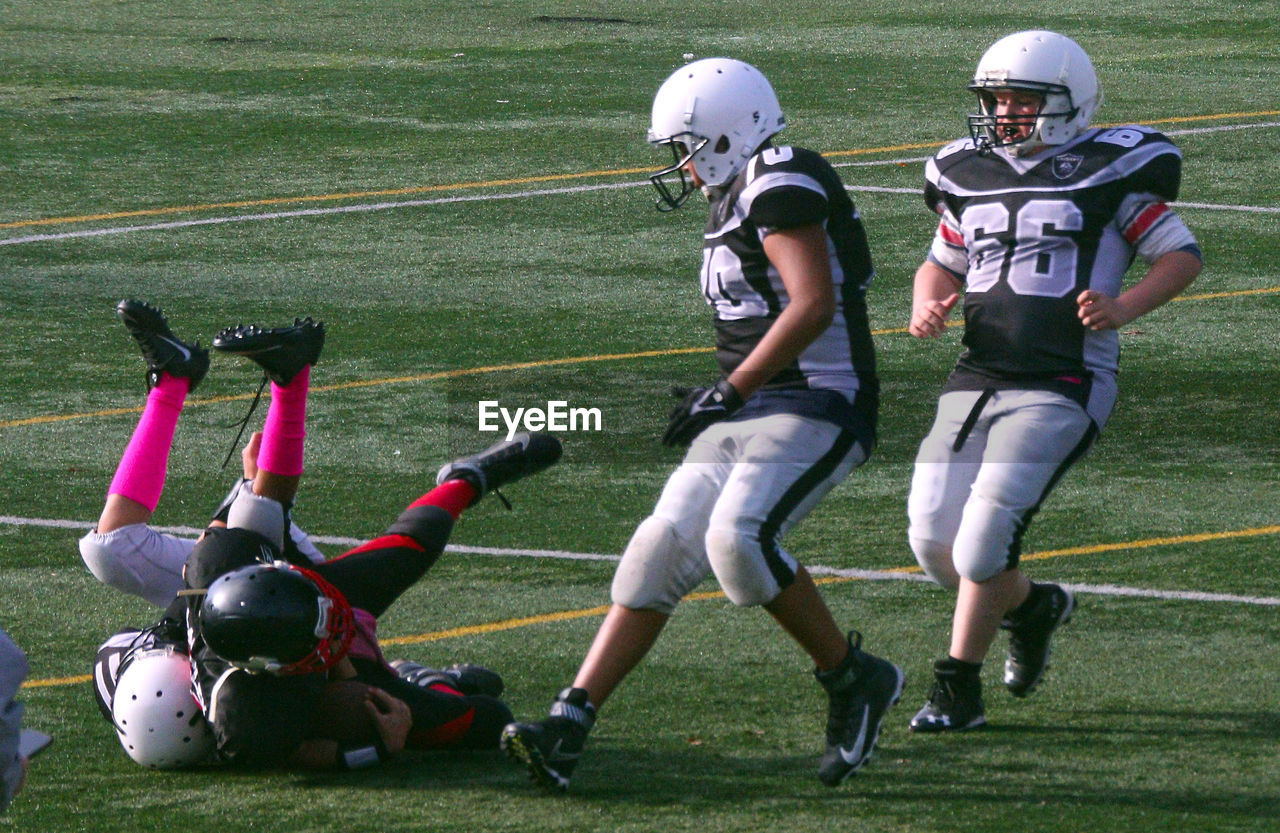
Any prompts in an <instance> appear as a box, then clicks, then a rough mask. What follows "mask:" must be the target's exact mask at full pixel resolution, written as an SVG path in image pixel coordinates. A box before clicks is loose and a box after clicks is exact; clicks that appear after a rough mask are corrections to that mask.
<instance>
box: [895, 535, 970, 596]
mask: <svg viewBox="0 0 1280 833" xmlns="http://www.w3.org/2000/svg"><path fill="white" fill-rule="evenodd" d="M907 537H908V539H909V540H910V541H911V551H912V552H913V553H915V556H916V563H917V564H919V565H920V568H921V569H923V570H924V574H925V575H926V576H928V577H929V578H931V579H933V581H934V582H935V583H937V584H939V585H941V586H942V587H945V588H947V589H948V590H955V589H957V588H958V587H959V586H960V574H959V573H957V572H956V565H955V563H954V562H953V561H952V558H951V547H949V546H947V545H946V544H943V543H941V542H939V541H930V540H928V539H927V538H919V537H917V536H915V535H908V536H907Z"/></svg>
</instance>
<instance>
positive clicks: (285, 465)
mask: <svg viewBox="0 0 1280 833" xmlns="http://www.w3.org/2000/svg"><path fill="white" fill-rule="evenodd" d="M310 387H311V366H310V365H307V366H306V367H304V368H302V370H300V371H299V372H298V374H297V375H296V376H294V377H293V379H292V381H290V382H289V384H287V385H285V386H284V387H281V386H280V385H277V384H276V383H275V382H272V383H271V406H270V407H269V408H267V422H266V425H265V426H263V429H262V448H261V449H259V450H258V468H260V469H264V470H266V471H269V472H271V473H272V474H283V475H286V476H288V477H297V476H298V475H300V474H302V445H303V440H304V439H305V438H306V436H307V391H308V390H309V389H310Z"/></svg>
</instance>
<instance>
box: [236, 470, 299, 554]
mask: <svg viewBox="0 0 1280 833" xmlns="http://www.w3.org/2000/svg"><path fill="white" fill-rule="evenodd" d="M227 526H229V527H231V528H233V529H247V530H249V531H250V532H256V533H258V534H259V535H261V536H262V537H263V538H266V539H267V540H268V541H270V542H271V543H272V544H274V545H275V548H276V550H277V551H283V550H284V530H285V521H284V505H283V504H281V503H280V501H278V500H272V499H271V498H269V497H263V496H262V495H255V494H254V493H253V483H252V482H250V481H245V482H244V483H243V484H241V486H240V492H239V494H237V495H236V496H235V499H234V500H232V501H231V508H230V510H228V511H227Z"/></svg>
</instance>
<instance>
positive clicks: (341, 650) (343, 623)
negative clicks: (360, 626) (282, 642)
mask: <svg viewBox="0 0 1280 833" xmlns="http://www.w3.org/2000/svg"><path fill="white" fill-rule="evenodd" d="M289 567H290V569H293V570H297V571H298V572H299V573H301V574H302V575H304V576H306V577H307V578H308V579H310V580H311V581H312V582H313V583H314V584H315V585H316V587H317V588H318V589H319V590H320V593H321V594H322V598H321V599H320V600H319V603H320V618H319V620H317V622H316V636H317V637H319V639H320V641H319V642H318V643H317V644H316V647H315V650H313V651H312V652H311V653H309V654H307V655H306V656H305V657H303V658H302V659H300V660H297V661H296V662H291V663H289V664H288V665H284V666H281V667H280V668H279V669H277V670H276V671H275V673H276V674H277V675H279V676H282V677H288V676H293V675H297V674H318V673H320V672H321V671H328V670H329V669H330V668H332V667H333V666H335V665H337V664H338V663H339V662H341V661H342V658H343V657H345V656H346V655H347V652H348V651H349V650H351V640H352V639H354V638H355V635H356V616H355V612H354V611H353V610H352V609H351V605H350V604H348V603H347V599H346V597H345V596H343V595H342V591H341V590H339V589H338V588H336V587H334V586H333V585H332V584H330V583H329V582H328V581H326V580H325V579H324V578H323V577H322V576H321V575H320V574H319V573H316V572H314V571H312V570H308V569H307V568H305V567H299V566H297V565H296V564H290V565H289Z"/></svg>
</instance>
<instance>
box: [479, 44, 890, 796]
mask: <svg viewBox="0 0 1280 833" xmlns="http://www.w3.org/2000/svg"><path fill="white" fill-rule="evenodd" d="M785 124H786V123H785V120H784V118H783V113H782V110H781V108H780V106H779V104H778V99H777V97H776V96H775V94H774V91H773V88H772V87H771V86H770V84H769V82H768V80H767V79H766V78H765V77H764V76H763V75H762V74H761V73H760V71H759V70H758V69H756V68H755V67H753V66H751V65H749V64H746V63H743V62H741V61H736V60H730V59H727V58H712V59H706V60H700V61H695V62H693V63H691V64H689V65H687V66H685V67H682V68H681V69H679V70H677V71H676V72H675V73H673V74H672V75H671V76H670V77H669V78H668V79H667V80H666V81H665V82H664V83H663V84H662V85H661V87H660V89H659V90H658V92H657V95H656V97H655V98H654V102H653V108H652V126H651V128H650V130H649V137H648V138H649V142H650V143H651V144H652V145H654V146H655V147H657V148H659V149H662V150H663V151H664V152H669V153H671V154H672V155H673V162H672V164H671V165H670V166H669V167H667V168H665V169H663V170H662V171H660V172H658V173H656V174H654V175H653V176H652V177H650V179H651V180H652V182H653V184H654V186H655V187H656V188H657V191H658V208H659V209H660V210H662V211H671V210H673V209H675V208H678V207H679V206H680V205H681V204H683V203H684V202H685V201H686V200H687V199H688V197H689V196H690V195H691V194H693V193H695V192H697V191H699V190H701V191H702V193H703V194H705V195H706V197H707V199H708V201H709V202H710V218H709V220H708V223H707V226H706V231H705V233H704V236H703V249H702V254H703V263H702V270H701V288H702V294H703V297H704V298H705V299H706V301H707V303H708V304H709V305H710V306H711V307H712V309H713V310H714V313H715V342H716V352H717V357H718V360H719V365H720V370H721V373H722V375H721V377H720V378H719V379H717V380H716V381H715V382H713V383H712V384H709V385H707V386H705V387H698V388H694V389H692V390H687V391H681V394H682V395H683V398H682V401H681V402H680V404H679V405H677V406H676V407H675V409H674V410H673V411H672V412H671V415H670V421H669V424H668V426H667V428H666V432H665V434H664V435H663V437H662V442H663V444H664V445H668V446H688V447H689V450H688V452H687V454H686V456H685V458H684V461H683V463H682V464H681V465H680V466H679V467H678V468H677V469H676V470H675V472H674V473H672V475H671V476H670V478H669V479H668V481H667V484H666V486H665V488H664V490H663V492H662V495H661V497H659V499H658V502H657V505H656V507H655V508H654V510H653V514H652V515H651V516H650V517H648V518H647V519H645V520H644V521H643V522H642V523H641V524H640V525H639V526H638V527H637V529H636V530H635V532H634V534H633V536H632V538H631V541H630V543H629V544H628V545H627V547H626V550H625V552H624V553H623V556H622V560H621V563H620V564H619V565H618V568H617V572H616V573H615V576H614V580H613V588H612V600H613V604H612V606H611V608H610V611H609V613H608V615H607V616H606V617H605V620H604V623H603V624H602V625H601V627H600V630H599V632H598V633H597V635H596V637H595V641H594V642H593V644H592V645H591V648H590V650H589V651H588V653H587V656H586V658H585V660H584V661H583V663H582V665H581V667H580V668H579V670H578V672H577V675H576V677H575V679H574V680H573V683H572V685H570V686H569V687H567V688H565V689H564V690H563V691H562V692H560V694H559V695H558V696H557V697H556V698H555V701H554V702H553V704H552V706H551V713H550V716H549V717H548V718H547V719H546V720H543V721H541V722H536V723H513V724H512V725H511V726H508V727H507V728H506V730H505V731H504V733H503V739H502V743H503V748H504V750H505V751H506V752H507V753H508V754H509V755H510V756H512V757H513V758H515V759H516V760H517V761H519V762H520V763H521V764H523V765H524V766H525V767H526V768H527V769H528V771H529V773H530V775H531V777H532V778H533V779H534V781H535V782H536V783H538V784H539V785H541V786H543V787H545V788H547V789H550V790H552V791H556V790H563V789H566V788H567V787H568V784H569V779H570V776H571V775H572V772H573V769H574V767H575V765H576V763H577V761H578V757H579V754H580V753H581V752H582V749H583V746H584V743H585V741H586V738H587V733H588V731H589V730H590V729H591V726H592V724H593V723H594V721H595V718H596V713H597V709H599V708H600V707H601V706H602V705H603V704H604V702H605V700H606V699H607V698H608V697H609V695H610V694H611V693H612V692H613V691H614V689H615V687H616V686H617V685H618V684H619V683H621V681H622V680H623V678H624V677H625V676H626V675H627V674H628V673H629V672H630V671H631V670H632V668H634V667H635V666H636V664H637V663H639V662H640V660H641V659H642V658H643V657H644V655H645V654H646V653H647V651H648V650H649V648H650V647H651V646H652V645H653V644H654V642H655V641H656V640H657V638H658V636H659V634H660V632H661V631H662V629H663V626H664V625H665V624H666V622H667V620H668V618H669V617H670V616H671V614H672V612H673V611H674V609H675V607H676V605H677V604H678V603H679V601H680V600H681V598H682V597H683V596H684V595H685V594H687V593H688V592H689V591H691V590H692V589H693V588H694V587H696V586H697V585H698V584H699V583H700V582H701V581H702V580H703V579H705V578H706V577H707V576H709V575H711V574H712V573H714V574H715V576H716V578H717V579H718V580H719V582H720V585H721V587H722V588H723V590H724V592H725V594H726V595H727V596H728V597H729V599H730V600H731V601H732V602H733V603H734V604H737V605H743V606H759V607H763V608H764V609H765V610H766V611H768V612H769V613H770V614H771V615H772V616H773V617H774V619H776V620H777V622H778V624H779V625H781V626H782V628H783V630H785V631H786V632H787V633H788V634H789V635H790V636H791V637H793V638H794V639H795V640H796V641H797V642H798V643H799V644H800V646H801V647H802V648H803V649H804V651H805V652H806V653H807V654H808V655H809V657H811V658H812V660H813V662H814V664H815V665H816V668H815V675H816V677H817V679H818V682H820V683H821V685H822V687H823V688H824V689H825V690H826V692H827V694H828V700H829V717H828V722H827V735H826V749H825V753H824V755H823V758H822V761H821V764H820V766H819V772H818V774H819V777H820V778H821V780H822V781H823V783H825V784H828V785H831V786H834V785H836V784H839V783H840V782H842V781H843V780H845V779H846V778H847V777H849V776H850V775H852V774H853V773H854V772H856V771H857V770H858V769H859V768H860V767H861V766H862V765H863V764H864V763H865V762H866V761H867V759H868V757H869V756H870V755H871V752H872V750H873V749H874V747H875V744H876V739H877V737H878V735H879V731H880V723H881V719H882V717H883V716H884V713H885V711H886V710H887V709H888V708H889V706H890V705H892V704H893V703H895V702H896V701H897V700H898V698H899V695H900V692H901V690H902V682H903V675H902V671H901V670H900V669H899V668H898V667H897V666H896V665H894V664H892V663H890V662H888V661H886V660H883V659H880V658H878V657H876V656H873V655H871V654H869V653H867V652H865V651H863V650H861V647H860V644H861V637H860V636H859V635H858V634H856V633H851V634H849V635H848V636H846V634H845V633H844V632H843V631H842V630H841V629H840V627H839V626H838V625H837V624H836V621H835V619H834V618H833V617H832V615H831V613H830V612H829V611H828V609H827V607H826V604H825V602H824V601H823V599H822V596H821V594H820V593H819V592H818V589H817V587H816V586H815V584H814V582H813V580H812V578H811V577H810V576H809V574H808V573H807V572H806V571H805V569H804V568H803V567H802V566H801V565H799V564H798V563H797V562H796V560H795V559H794V558H793V557H792V556H791V555H790V554H788V553H787V551H786V550H784V549H783V548H782V545H781V539H782V537H783V535H785V534H786V532H787V531H788V530H790V529H791V528H792V527H793V526H794V525H795V524H796V523H797V522H799V521H800V520H801V519H803V518H804V517H805V516H806V515H807V514H808V513H809V512H810V511H811V510H812V509H813V508H814V506H815V505H816V504H817V503H818V501H819V500H821V499H822V497H823V496H824V495H825V494H826V493H827V492H829V491H830V490H831V489H832V488H833V487H834V486H836V485H837V484H838V483H840V482H841V481H843V480H844V479H845V478H846V477H847V476H848V475H849V473H850V472H851V471H853V469H855V468H857V467H858V466H859V465H861V464H862V463H863V462H865V461H866V459H867V457H868V455H869V454H870V453H871V450H872V446H873V444H874V442H875V429H876V417H877V407H878V396H879V385H878V381H877V377H876V367H875V355H874V351H873V346H872V341H871V333H870V329H869V326H868V323H867V310H866V303H865V292H866V289H867V286H868V284H869V283H870V282H871V279H872V266H871V256H870V253H869V251H868V248H867V241H866V235H865V234H864V231H863V226H862V223H861V220H860V218H859V216H858V213H857V211H856V210H855V208H854V206H853V203H852V202H851V201H850V200H849V197H848V195H847V193H846V192H845V189H844V186H843V184H842V183H841V181H840V178H839V176H838V175H837V174H836V172H835V171H834V170H833V169H832V168H831V166H830V165H829V164H828V163H827V162H826V161H825V160H823V158H822V157H821V156H820V155H818V154H817V153H815V152H813V151H810V150H805V149H803V148H799V147H792V146H788V145H775V144H774V143H773V141H772V140H773V137H774V136H775V135H776V134H777V133H778V132H779V131H780V130H782V129H783V127H784V126H785Z"/></svg>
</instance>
